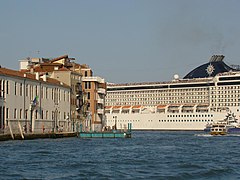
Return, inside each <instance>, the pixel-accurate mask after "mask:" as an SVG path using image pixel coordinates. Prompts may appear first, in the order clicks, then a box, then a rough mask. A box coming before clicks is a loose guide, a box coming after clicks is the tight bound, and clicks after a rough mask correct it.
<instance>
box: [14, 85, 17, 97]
mask: <svg viewBox="0 0 240 180" xmlns="http://www.w3.org/2000/svg"><path fill="white" fill-rule="evenodd" d="M14 94H15V95H17V83H16V82H15V88H14Z"/></svg>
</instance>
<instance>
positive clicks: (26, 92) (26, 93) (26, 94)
mask: <svg viewBox="0 0 240 180" xmlns="http://www.w3.org/2000/svg"><path fill="white" fill-rule="evenodd" d="M25 89H26V90H25V96H26V97H27V96H28V84H26V88H25Z"/></svg>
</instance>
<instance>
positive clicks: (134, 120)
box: [106, 111, 239, 131]
mask: <svg viewBox="0 0 240 180" xmlns="http://www.w3.org/2000/svg"><path fill="white" fill-rule="evenodd" d="M226 115H227V112H226V111H221V112H205V113H197V112H194V113H111V114H109V113H106V126H110V127H113V126H114V125H115V124H116V126H117V129H124V128H127V127H128V126H127V124H128V123H131V124H132V129H133V130H173V131H187V130H188V131H195V130H196V131H202V130H204V128H205V127H206V125H207V124H210V123H212V122H216V121H218V120H221V119H223V118H225V117H226ZM237 117H239V114H238V115H237Z"/></svg>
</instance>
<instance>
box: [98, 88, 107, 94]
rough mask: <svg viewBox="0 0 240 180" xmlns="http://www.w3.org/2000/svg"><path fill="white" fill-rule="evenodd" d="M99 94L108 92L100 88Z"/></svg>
mask: <svg viewBox="0 0 240 180" xmlns="http://www.w3.org/2000/svg"><path fill="white" fill-rule="evenodd" d="M97 92H98V93H99V94H106V90H105V89H103V88H98V91H97Z"/></svg>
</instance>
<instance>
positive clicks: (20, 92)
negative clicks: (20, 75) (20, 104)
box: [19, 83, 22, 96]
mask: <svg viewBox="0 0 240 180" xmlns="http://www.w3.org/2000/svg"><path fill="white" fill-rule="evenodd" d="M19 94H20V96H22V83H20V87H19Z"/></svg>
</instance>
